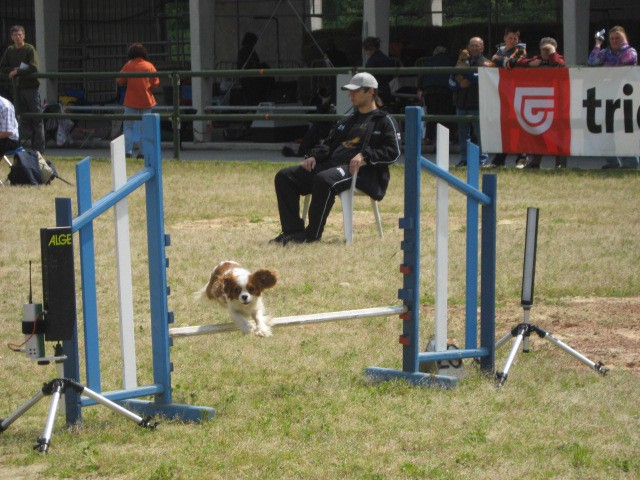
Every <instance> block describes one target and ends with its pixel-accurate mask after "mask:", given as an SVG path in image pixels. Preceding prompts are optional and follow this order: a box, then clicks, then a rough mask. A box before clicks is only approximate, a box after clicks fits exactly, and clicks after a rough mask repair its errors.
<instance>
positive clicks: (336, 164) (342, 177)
mask: <svg viewBox="0 0 640 480" xmlns="http://www.w3.org/2000/svg"><path fill="white" fill-rule="evenodd" d="M377 89H378V82H377V81H376V79H375V78H374V77H373V75H371V74H369V73H358V74H357V75H355V76H354V77H353V78H352V79H351V81H350V82H349V84H347V85H345V86H344V87H342V90H348V92H349V98H350V100H351V103H352V105H353V107H354V113H352V114H351V115H348V116H347V117H345V118H344V119H343V120H341V121H340V122H338V124H337V125H336V126H335V127H334V129H333V130H332V131H331V133H330V134H329V137H328V138H327V139H326V140H325V141H324V143H323V144H322V145H317V146H315V147H314V148H312V149H311V151H310V152H309V153H308V154H307V155H306V157H305V159H304V160H303V161H302V163H301V164H300V165H299V166H294V167H288V168H284V169H282V170H280V171H279V172H278V173H277V174H276V177H275V187H276V196H277V198H278V211H279V213H280V224H281V225H282V233H281V234H280V235H278V236H277V237H276V238H274V239H273V240H271V242H273V243H281V244H283V245H286V244H287V243H309V242H315V241H317V240H320V238H321V237H322V231H323V230H324V225H325V223H326V221H327V217H328V216H329V212H330V211H331V207H333V204H334V202H335V197H336V195H337V194H339V193H340V192H342V191H344V190H348V189H349V188H350V187H351V177H352V175H353V174H354V173H355V172H358V178H357V180H356V186H357V188H358V189H359V190H362V191H363V192H365V193H366V194H367V195H369V196H371V198H374V199H375V200H382V198H383V197H384V195H385V193H386V191H387V186H388V185H389V165H390V164H392V163H394V162H396V161H397V160H398V158H399V157H400V130H399V129H398V125H397V123H396V121H395V120H394V119H393V117H391V116H390V115H389V114H387V113H386V112H384V111H382V110H379V109H378V105H379V103H378V101H379V99H378V96H377ZM309 194H311V205H310V207H309V224H308V225H307V227H306V228H305V226H304V219H303V218H300V197H301V196H304V195H309Z"/></svg>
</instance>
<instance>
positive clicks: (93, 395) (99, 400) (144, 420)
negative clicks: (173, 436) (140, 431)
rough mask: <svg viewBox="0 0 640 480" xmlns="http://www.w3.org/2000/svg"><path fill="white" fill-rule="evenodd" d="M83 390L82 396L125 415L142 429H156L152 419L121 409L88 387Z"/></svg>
mask: <svg viewBox="0 0 640 480" xmlns="http://www.w3.org/2000/svg"><path fill="white" fill-rule="evenodd" d="M73 383H75V382H73ZM76 385H79V386H80V387H82V385H80V384H76ZM82 388H83V390H82V392H80V393H81V394H82V395H86V396H87V397H89V398H90V399H91V400H94V401H95V402H97V403H99V404H100V405H104V406H105V407H107V408H109V409H111V410H113V411H114V412H117V413H119V414H120V415H124V416H125V417H127V418H128V419H129V420H133V421H134V422H136V423H137V424H138V425H140V426H141V427H144V428H150V429H154V428H155V427H156V425H157V422H156V423H151V422H149V420H150V417H147V418H142V417H140V416H138V415H136V414H135V413H133V412H131V411H129V410H127V409H126V408H124V407H121V406H120V405H118V404H117V403H115V402H112V401H111V400H109V399H108V398H106V397H104V396H102V395H100V394H99V393H96V392H94V391H93V390H90V389H88V388H87V387H82Z"/></svg>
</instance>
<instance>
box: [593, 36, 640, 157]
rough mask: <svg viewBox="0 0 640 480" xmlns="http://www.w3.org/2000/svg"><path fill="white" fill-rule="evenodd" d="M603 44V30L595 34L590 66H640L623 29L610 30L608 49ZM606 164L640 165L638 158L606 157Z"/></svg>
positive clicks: (636, 53) (636, 54) (634, 50)
mask: <svg viewBox="0 0 640 480" xmlns="http://www.w3.org/2000/svg"><path fill="white" fill-rule="evenodd" d="M603 43H604V30H601V31H599V32H596V34H595V46H594V47H593V50H591V53H590V54H589V58H588V59H587V63H588V64H589V66H591V67H599V66H604V67H623V66H627V65H637V64H638V52H636V49H635V48H633V47H632V46H631V45H629V41H628V40H627V32H625V30H624V28H623V27H621V26H619V25H616V26H615V27H613V28H611V30H609V47H608V48H602V44H603ZM606 162H607V163H606V164H605V165H604V166H603V167H602V168H603V169H615V168H638V165H639V163H640V161H639V160H638V157H606Z"/></svg>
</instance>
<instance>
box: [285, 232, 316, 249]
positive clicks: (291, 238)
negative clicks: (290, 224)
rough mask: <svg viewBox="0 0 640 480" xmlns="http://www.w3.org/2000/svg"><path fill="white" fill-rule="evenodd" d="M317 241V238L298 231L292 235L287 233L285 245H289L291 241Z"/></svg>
mask: <svg viewBox="0 0 640 480" xmlns="http://www.w3.org/2000/svg"><path fill="white" fill-rule="evenodd" d="M313 242H317V240H315V239H312V238H309V237H307V235H306V233H305V232H304V231H303V232H297V233H292V234H291V235H286V236H285V237H284V242H283V245H285V246H286V245H289V244H290V243H313Z"/></svg>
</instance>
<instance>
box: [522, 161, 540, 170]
mask: <svg viewBox="0 0 640 480" xmlns="http://www.w3.org/2000/svg"><path fill="white" fill-rule="evenodd" d="M518 168H523V169H525V168H526V169H528V170H531V169H537V170H540V164H538V163H533V162H527V163H525V164H524V165H523V166H522V167H518Z"/></svg>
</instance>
